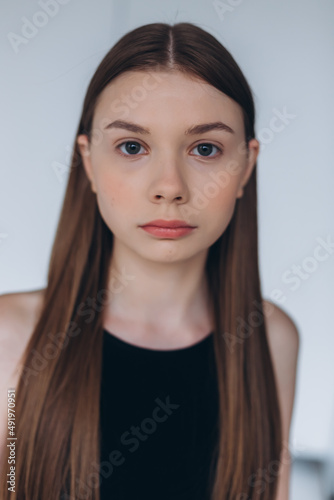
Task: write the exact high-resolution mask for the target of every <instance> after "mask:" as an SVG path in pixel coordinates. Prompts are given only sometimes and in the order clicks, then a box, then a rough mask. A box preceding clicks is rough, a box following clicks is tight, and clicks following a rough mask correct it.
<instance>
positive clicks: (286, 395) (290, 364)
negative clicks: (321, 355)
mask: <svg viewBox="0 0 334 500" xmlns="http://www.w3.org/2000/svg"><path fill="white" fill-rule="evenodd" d="M263 312H264V321H265V325H266V332H267V338H268V344H269V349H270V354H271V358H272V362H273V367H274V373H275V378H276V384H277V391H278V397H279V403H280V409H281V417H282V433H283V436H282V437H283V448H282V454H281V464H280V473H279V481H278V491H277V496H276V499H275V500H287V499H288V498H289V481H290V462H291V453H290V447H289V435H290V426H291V419H292V414H293V407H294V399H295V388H296V373H297V364H298V355H299V345H300V334H299V331H298V328H297V326H296V324H295V323H294V321H293V320H292V318H291V317H290V316H289V315H288V314H287V313H286V312H285V311H283V309H281V308H280V307H279V306H277V305H275V304H273V303H272V302H270V301H267V300H263Z"/></svg>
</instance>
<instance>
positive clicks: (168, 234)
mask: <svg viewBox="0 0 334 500" xmlns="http://www.w3.org/2000/svg"><path fill="white" fill-rule="evenodd" d="M140 227H141V228H142V229H144V231H146V232H147V233H150V234H153V235H154V236H158V237H160V238H179V237H180V236H185V235H186V234H189V233H191V231H193V230H194V229H195V228H194V227H190V226H187V227H159V226H140Z"/></svg>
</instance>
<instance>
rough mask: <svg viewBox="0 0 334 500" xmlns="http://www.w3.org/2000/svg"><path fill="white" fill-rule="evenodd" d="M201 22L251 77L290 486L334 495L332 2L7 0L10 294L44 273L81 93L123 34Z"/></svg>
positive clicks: (2, 201)
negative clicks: (288, 365)
mask: <svg viewBox="0 0 334 500" xmlns="http://www.w3.org/2000/svg"><path fill="white" fill-rule="evenodd" d="M182 21H186V22H193V23H195V24H197V25H198V26H200V27H202V28H204V29H205V30H207V31H209V32H210V33H211V34H212V35H214V36H215V37H216V38H218V40H219V41H220V42H221V43H223V44H224V45H225V46H226V48H227V49H228V50H229V51H230V52H231V53H232V55H233V56H234V58H235V59H236V61H237V62H238V64H239V65H240V67H241V69H242V70H243V72H244V73H245V76H246V78H247V80H248V82H249V83H250V86H251V88H252V90H253V94H254V98H255V104H256V110H257V120H256V132H257V138H258V139H259V141H260V143H261V153H260V157H259V161H258V198H259V248H260V272H261V282H262V292H263V296H264V297H265V298H267V299H268V300H271V301H273V302H275V303H276V304H278V305H279V306H280V307H281V308H282V309H284V310H285V311H286V312H287V313H288V314H289V315H290V316H291V318H292V319H293V320H294V322H295V323H296V325H297V327H298V330H299V333H300V354H299V365H298V371H297V385H296V397H295V405H294V412H293V417H292V424H291V432H290V443H289V445H290V451H291V456H292V472H291V481H290V492H291V498H292V499H297V500H299V499H303V500H329V499H333V498H334V362H333V361H334V336H333V325H332V310H333V304H334V301H333V298H334V297H333V295H334V293H333V286H332V284H333V282H334V227H333V214H334V210H333V209H334V197H333V187H334V186H333V180H334V174H333V152H332V147H333V138H332V137H333V136H332V134H333V131H332V117H333V116H334V100H333V88H334V67H333V56H334V30H333V26H334V3H333V1H330V0H303V1H302V0H293V1H291V0H280V1H278V0H277V1H275V0H271V1H268V0H266V1H265V0H247V1H246V0H221V1H220V0H208V1H207V0H197V1H194V0H169V1H168V2H166V1H162V0H139V1H138V0H137V1H134V0H114V1H111V0H95V1H89V0H80V1H79V0H39V1H33V0H24V1H23V0H16V1H15V2H13V1H9V0H1V4H0V29H1V40H2V43H1V47H0V51H1V62H2V68H3V70H2V78H1V93H0V101H1V109H2V120H1V123H0V128H1V138H2V146H1V155H2V161H1V183H0V293H10V292H18V291H31V290H35V289H40V288H44V287H45V286H46V273H47V266H48V261H49V257H50V252H51V245H52V243H53V238H54V235H55V229H56V224H57V222H58V217H59V213H60V208H61V205H62V201H63V196H64V191H65V187H66V181H67V177H68V173H69V164H70V155H71V151H72V147H73V141H74V136H75V131H76V128H77V125H78V120H79V116H80V112H81V107H82V103H83V98H84V94H85V92H86V89H87V86H88V83H89V80H90V78H91V77H92V75H93V73H94V71H95V69H96V67H97V65H98V64H99V62H100V61H101V59H102V58H103V56H104V55H105V54H106V52H107V51H108V50H109V49H110V48H111V46H112V45H113V44H114V43H115V42H116V41H117V39H118V38H120V37H121V36H122V35H123V34H125V33H126V32H128V31H130V30H131V29H133V28H135V27H137V26H139V25H142V24H147V23H150V22H167V23H172V24H174V23H176V22H182Z"/></svg>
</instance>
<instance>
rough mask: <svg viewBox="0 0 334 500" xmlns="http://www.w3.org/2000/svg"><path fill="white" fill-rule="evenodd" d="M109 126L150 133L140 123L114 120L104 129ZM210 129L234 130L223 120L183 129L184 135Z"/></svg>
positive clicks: (232, 131)
mask: <svg viewBox="0 0 334 500" xmlns="http://www.w3.org/2000/svg"><path fill="white" fill-rule="evenodd" d="M111 128H121V129H124V130H129V131H130V132H134V133H137V134H150V133H151V132H150V130H149V129H148V128H145V127H142V126H141V125H137V124H136V123H132V122H126V121H124V120H115V121H114V122H112V123H109V124H108V125H107V126H106V127H105V128H104V129H105V130H107V129H111ZM210 130H223V131H225V132H229V133H230V134H234V130H233V129H231V127H229V126H228V125H226V124H225V123H223V122H220V121H218V122H212V123H201V124H199V125H193V126H192V127H190V128H188V129H187V130H186V131H185V135H196V134H204V133H205V132H210Z"/></svg>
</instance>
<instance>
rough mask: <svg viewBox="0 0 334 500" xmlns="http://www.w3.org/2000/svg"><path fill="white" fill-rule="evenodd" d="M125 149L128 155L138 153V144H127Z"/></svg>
mask: <svg viewBox="0 0 334 500" xmlns="http://www.w3.org/2000/svg"><path fill="white" fill-rule="evenodd" d="M125 149H126V151H127V153H130V154H134V153H138V151H140V144H138V142H127V143H126V146H125Z"/></svg>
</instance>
